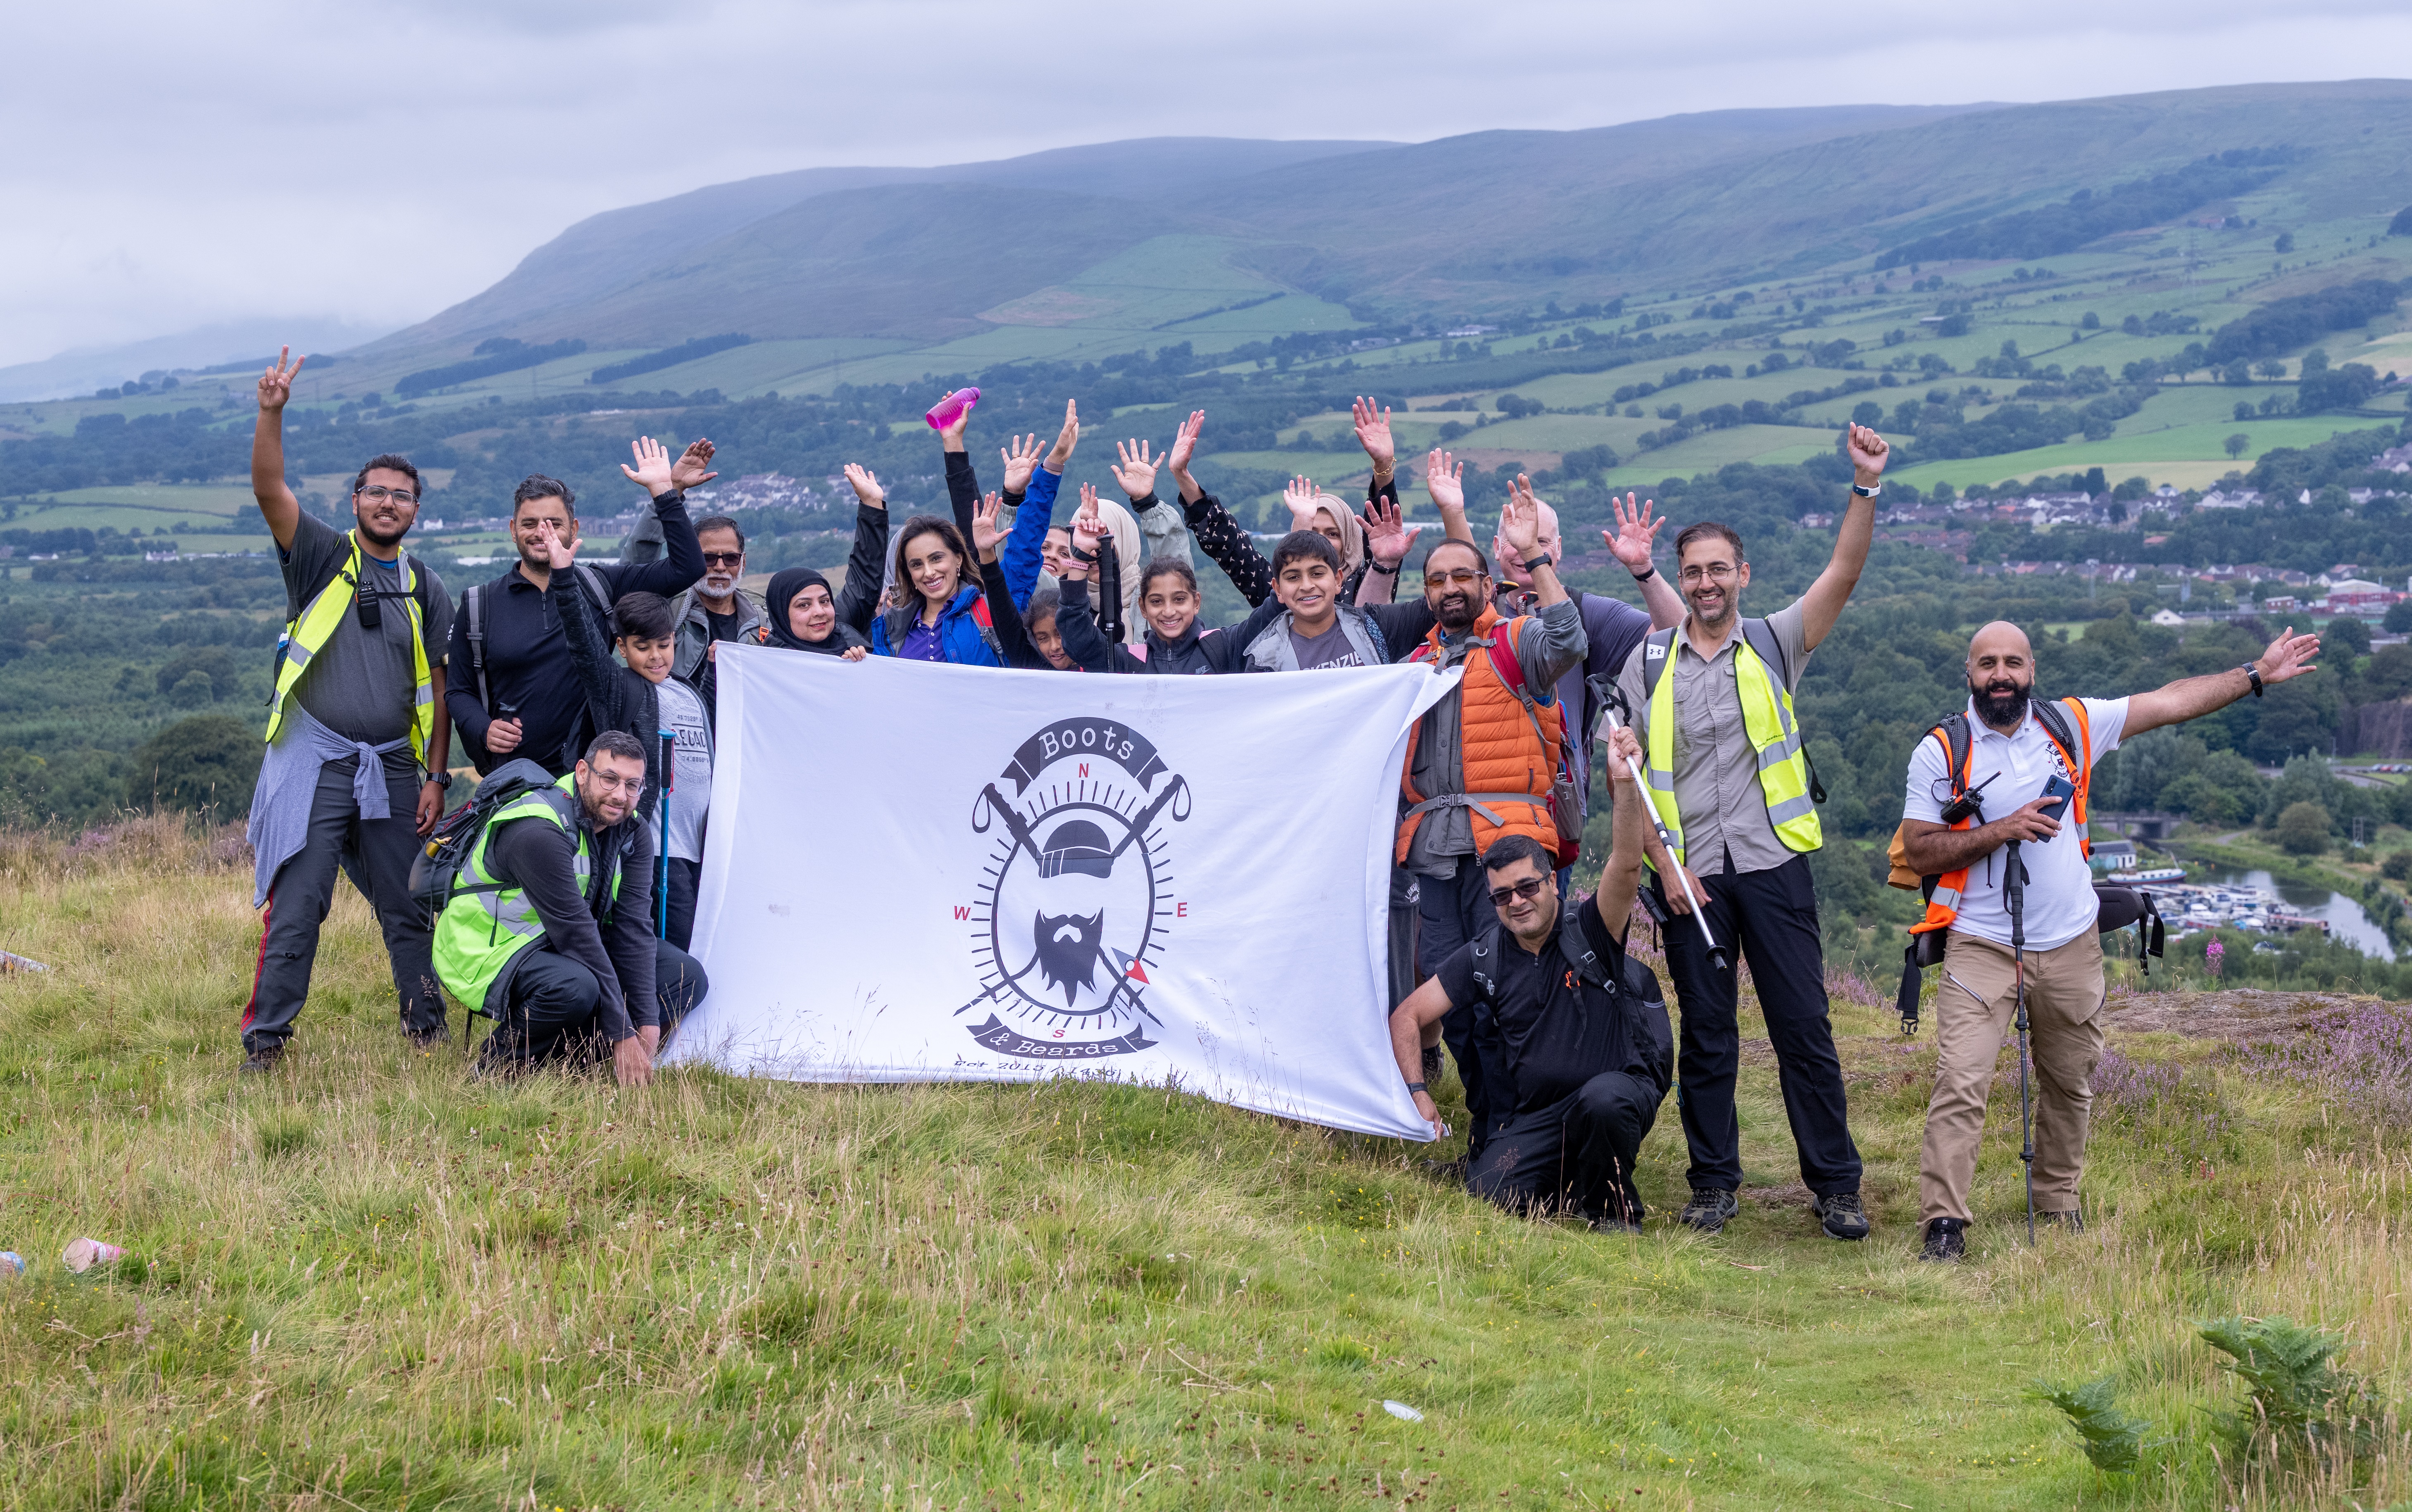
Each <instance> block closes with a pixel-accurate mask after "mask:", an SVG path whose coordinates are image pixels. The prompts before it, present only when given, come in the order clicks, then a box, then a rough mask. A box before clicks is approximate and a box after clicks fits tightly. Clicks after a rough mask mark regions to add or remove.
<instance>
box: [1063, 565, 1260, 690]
mask: <svg viewBox="0 0 2412 1512" xmlns="http://www.w3.org/2000/svg"><path fill="white" fill-rule="evenodd" d="M1060 591H1061V593H1062V595H1063V599H1064V603H1063V607H1062V608H1061V609H1057V610H1056V611H1055V631H1056V633H1057V634H1058V635H1061V636H1062V637H1063V638H1064V653H1065V654H1066V655H1067V656H1069V657H1071V658H1072V660H1073V661H1075V662H1077V663H1079V664H1080V665H1081V668H1083V669H1085V670H1087V671H1092V672H1129V673H1149V672H1152V673H1155V674H1156V675H1157V676H1160V677H1183V676H1188V675H1192V674H1197V675H1208V674H1212V673H1216V672H1235V671H1238V670H1239V669H1240V668H1239V666H1238V664H1237V663H1238V657H1239V654H1240V652H1241V651H1242V650H1243V649H1245V645H1246V643H1245V642H1244V641H1243V640H1241V639H1240V638H1239V637H1237V636H1235V635H1232V634H1231V633H1230V632H1228V631H1227V630H1200V629H1199V627H1198V624H1197V622H1196V621H1194V620H1193V621H1191V622H1190V624H1189V628H1188V630H1187V631H1186V632H1185V633H1184V634H1183V636H1182V637H1181V639H1178V640H1167V639H1164V637H1162V636H1160V635H1158V634H1156V632H1155V626H1154V625H1150V626H1148V631H1147V654H1146V655H1145V656H1140V654H1138V653H1136V652H1134V651H1132V650H1131V649H1130V648H1129V647H1128V646H1125V645H1122V644H1120V643H1118V642H1115V641H1110V640H1108V639H1106V637H1105V632H1104V631H1102V630H1100V629H1098V628H1097V610H1096V605H1095V604H1093V603H1091V602H1090V599H1089V580H1088V579H1086V578H1066V579H1065V580H1063V582H1062V584H1061V588H1060Z"/></svg>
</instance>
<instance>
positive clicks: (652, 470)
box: [620, 435, 671, 498]
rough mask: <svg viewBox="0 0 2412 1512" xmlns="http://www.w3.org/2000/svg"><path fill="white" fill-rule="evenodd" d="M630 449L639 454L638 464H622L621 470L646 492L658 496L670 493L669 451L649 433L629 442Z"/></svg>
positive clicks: (629, 479) (630, 480)
mask: <svg viewBox="0 0 2412 1512" xmlns="http://www.w3.org/2000/svg"><path fill="white" fill-rule="evenodd" d="M628 449H629V450H630V451H633V452H635V453H636V454H637V465H636V466H634V467H631V466H629V465H628V464H627V463H626V462H622V463H621V464H620V471H621V472H623V473H625V474H626V475H627V477H628V481H629V482H631V483H636V484H639V485H640V486H642V487H643V489H644V491H645V492H648V493H650V494H653V495H654V496H655V497H656V498H658V497H660V496H661V495H662V494H665V493H668V492H669V491H670V486H671V485H670V454H669V450H668V449H667V448H664V447H663V445H662V444H661V443H660V442H658V441H656V440H654V438H653V437H652V436H649V435H640V436H639V437H637V439H635V440H634V441H631V442H629V443H628Z"/></svg>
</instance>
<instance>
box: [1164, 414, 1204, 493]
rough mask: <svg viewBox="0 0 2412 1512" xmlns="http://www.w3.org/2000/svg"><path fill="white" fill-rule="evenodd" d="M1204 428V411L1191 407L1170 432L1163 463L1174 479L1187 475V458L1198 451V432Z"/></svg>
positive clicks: (1177, 479)
mask: <svg viewBox="0 0 2412 1512" xmlns="http://www.w3.org/2000/svg"><path fill="white" fill-rule="evenodd" d="M1204 429H1206V412H1205V411H1204V410H1202V409H1193V410H1191V411H1190V412H1189V418H1187V419H1185V420H1183V421H1182V422H1181V429H1179V430H1177V431H1175V432H1173V433H1172V449H1171V450H1170V451H1168V452H1166V453H1165V454H1164V465H1165V467H1166V469H1167V470H1169V472H1170V473H1171V474H1172V476H1173V478H1174V480H1175V481H1179V480H1180V479H1182V478H1185V477H1188V476H1189V459H1190V458H1191V457H1193V456H1196V455H1197V453H1198V433H1199V432H1200V431H1203V430H1204Z"/></svg>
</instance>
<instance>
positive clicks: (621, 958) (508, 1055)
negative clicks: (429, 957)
mask: <svg viewBox="0 0 2412 1512" xmlns="http://www.w3.org/2000/svg"><path fill="white" fill-rule="evenodd" d="M644 789H645V748H644V747H643V746H642V745H640V744H639V743H638V741H637V738H636V737H635V736H633V735H630V734H629V733H628V732H627V731H625V730H617V729H607V730H605V731H604V732H603V733H602V734H600V735H597V736H596V737H595V741H594V743H593V744H592V745H590V746H588V747H587V749H586V755H585V756H583V757H582V758H581V760H580V761H579V763H578V765H577V766H576V767H575V768H574V769H572V771H570V774H569V775H568V776H566V777H563V778H562V779H560V780H559V781H558V782H556V783H554V784H553V785H552V786H550V787H539V788H537V789H536V790H535V791H533V792H529V793H525V794H522V796H521V797H519V798H517V799H515V800H512V801H510V802H508V803H506V804H504V805H503V806H502V807H501V808H498V809H496V810H495V811H494V812H493V815H491V816H490V817H488V818H487V820H486V824H485V830H484V832H483V833H482V834H480V835H478V839H477V841H476V843H475V844H473V845H472V846H471V848H470V852H469V859H468V860H467V861H466V862H465V863H464V864H463V868H462V873H461V876H460V879H459V880H458V882H457V883H456V884H455V886H454V889H453V893H452V897H451V899H450V901H449V902H448V903H445V905H444V912H443V915H442V917H440V918H439V919H438V920H437V922H436V926H435V965H436V969H437V970H438V971H440V972H441V973H442V974H443V976H444V985H445V986H446V987H447V988H449V990H450V991H451V993H452V995H453V996H454V997H457V998H459V999H460V1000H461V1001H462V1002H463V1003H466V1004H470V1005H473V1006H478V1007H480V1008H483V1009H484V1010H485V1011H486V1012H488V1013H491V1014H493V1017H494V1020H495V1027H494V1032H493V1035H491V1036H489V1037H488V1039H487V1040H486V1044H485V1048H484V1049H483V1050H480V1051H479V1053H478V1067H479V1070H480V1071H481V1072H488V1073H494V1072H499V1073H502V1074H505V1075H508V1074H512V1073H516V1072H519V1071H522V1070H525V1069H527V1068H529V1067H531V1066H537V1065H541V1064H546V1063H548V1062H554V1061H566V1062H568V1063H570V1064H595V1063H597V1062H600V1061H601V1060H603V1059H604V1058H605V1057H606V1056H608V1057H609V1058H610V1063H611V1071H612V1074H613V1075H614V1076H616V1077H617V1078H618V1079H619V1080H620V1084H621V1085H622V1086H624V1087H641V1086H644V1085H645V1084H646V1083H647V1082H650V1081H651V1080H653V1078H654V1052H655V1051H656V1050H659V1049H660V1048H661V1042H662V1038H663V1036H664V1035H668V1034H669V1033H670V1032H671V1031H672V1030H674V1029H675V1028H677V1027H678V1021H679V1020H680V1019H681V1018H683V1017H684V1015H685V1014H686V1012H687V1011H688V1010H689V1009H690V1008H692V1007H694V1006H696V1004H698V1003H699V1002H701V1001H702V1000H703V994H704V991H705V981H704V975H703V968H702V967H701V966H699V965H698V964H697V963H696V961H695V958H694V957H693V956H690V955H688V954H687V953H686V952H685V951H684V950H682V949H680V948H679V947H677V946H674V945H672V944H670V943H669V941H668V940H659V939H655V938H654V867H653V859H654V844H653V837H654V828H653V826H652V825H650V824H647V823H646V822H645V821H644V820H643V819H642V818H640V817H639V816H638V815H637V814H636V807H637V799H638V797H639V795H640V794H641V793H643V791H644Z"/></svg>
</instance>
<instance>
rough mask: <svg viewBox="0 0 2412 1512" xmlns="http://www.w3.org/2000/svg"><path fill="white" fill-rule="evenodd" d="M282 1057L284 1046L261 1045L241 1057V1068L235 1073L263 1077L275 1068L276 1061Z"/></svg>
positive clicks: (283, 1055)
mask: <svg viewBox="0 0 2412 1512" xmlns="http://www.w3.org/2000/svg"><path fill="white" fill-rule="evenodd" d="M284 1059H285V1047H284V1046H282V1045H262V1046H261V1047H260V1048H259V1049H257V1050H253V1051H252V1052H251V1053H250V1054H248V1055H246V1056H244V1057H243V1068H242V1069H241V1070H240V1071H238V1072H237V1073H236V1075H238V1076H246V1077H263V1076H266V1075H267V1074H268V1073H269V1072H271V1071H273V1070H275V1069H276V1064H277V1063H278V1062H279V1061H282V1060H284Z"/></svg>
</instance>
